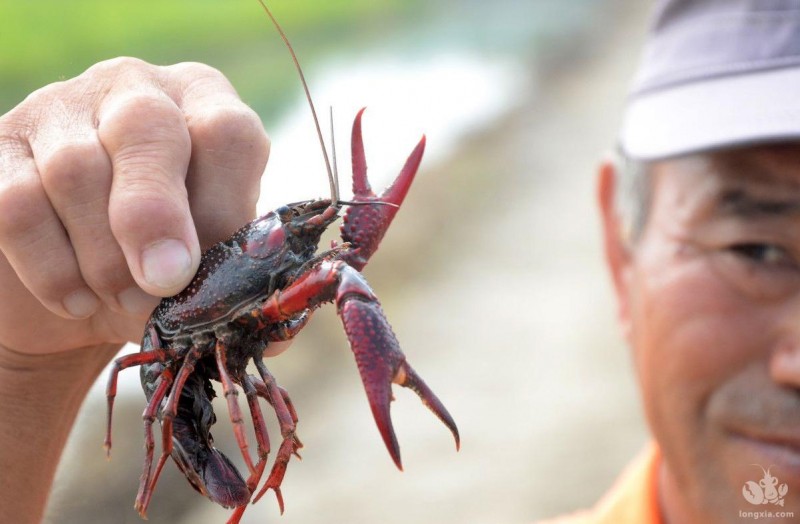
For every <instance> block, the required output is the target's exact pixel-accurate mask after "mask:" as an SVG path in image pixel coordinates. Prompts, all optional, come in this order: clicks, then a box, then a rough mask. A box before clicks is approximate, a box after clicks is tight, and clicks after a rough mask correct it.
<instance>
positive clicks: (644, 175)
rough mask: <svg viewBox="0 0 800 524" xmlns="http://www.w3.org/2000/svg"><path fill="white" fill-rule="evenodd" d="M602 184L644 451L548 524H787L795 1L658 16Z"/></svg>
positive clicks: (794, 483)
mask: <svg viewBox="0 0 800 524" xmlns="http://www.w3.org/2000/svg"><path fill="white" fill-rule="evenodd" d="M620 149H621V153H622V156H623V157H624V158H623V160H622V161H620V162H618V163H616V164H613V163H606V164H604V165H603V166H602V167H601V169H600V175H599V187H598V194H599V202H600V207H601V211H602V219H603V229H604V238H605V251H606V258H607V263H608V266H609V268H610V270H611V275H612V277H613V282H614V288H615V291H616V296H617V299H618V305H619V308H618V313H619V319H620V323H621V325H622V329H623V333H624V336H625V338H626V339H627V341H628V342H629V343H630V346H631V347H632V349H633V357H634V363H635V368H636V371H637V374H638V379H639V384H640V387H641V391H642V396H643V403H644V407H645V412H646V417H647V421H648V423H649V426H650V429H651V431H652V434H653V437H654V443H653V445H652V446H651V447H650V448H649V449H648V450H647V451H646V452H645V453H644V455H643V456H641V457H640V458H639V459H638V460H637V461H636V462H635V463H634V464H633V465H632V466H630V467H629V469H628V471H627V472H626V473H624V474H623V476H622V478H621V479H620V480H619V481H618V482H617V485H616V486H615V487H614V488H613V489H612V491H611V492H610V493H609V494H608V495H607V496H606V497H605V498H604V499H603V500H602V501H601V502H600V503H599V504H598V505H597V506H596V507H595V508H594V509H593V510H591V511H588V512H583V513H580V514H578V515H574V516H571V517H567V518H564V519H561V520H558V522H570V523H573V522H574V523H577V522H587V523H609V524H611V523H614V524H624V523H633V522H636V523H668V524H684V523H724V522H737V523H741V522H749V521H755V520H766V521H768V522H797V521H800V1H796V0H792V1H787V0H691V1H689V0H667V1H661V2H659V3H658V5H657V8H656V12H655V18H654V20H653V25H652V30H651V33H650V35H649V38H648V42H647V46H646V49H645V53H644V55H643V60H642V66H641V69H640V71H639V74H638V75H637V77H636V80H635V82H634V87H633V91H632V94H631V98H630V102H629V105H628V108H627V111H626V114H625V119H624V124H623V128H622V133H621V137H620Z"/></svg>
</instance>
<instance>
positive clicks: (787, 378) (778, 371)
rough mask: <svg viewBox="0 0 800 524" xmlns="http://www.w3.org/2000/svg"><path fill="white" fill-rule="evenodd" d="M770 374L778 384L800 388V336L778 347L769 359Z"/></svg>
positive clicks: (785, 340)
mask: <svg viewBox="0 0 800 524" xmlns="http://www.w3.org/2000/svg"><path fill="white" fill-rule="evenodd" d="M769 373H770V376H771V377H772V380H774V381H775V382H776V383H778V384H782V385H785V386H789V387H794V388H800V336H795V337H792V338H788V339H784V340H782V341H781V342H780V343H779V344H778V345H777V347H776V348H775V349H774V350H773V351H772V353H771V354H770V357H769Z"/></svg>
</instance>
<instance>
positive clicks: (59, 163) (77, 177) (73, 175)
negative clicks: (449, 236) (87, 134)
mask: <svg viewBox="0 0 800 524" xmlns="http://www.w3.org/2000/svg"><path fill="white" fill-rule="evenodd" d="M36 164H37V167H38V168H39V175H40V176H41V179H42V184H43V185H44V186H45V187H46V188H48V189H50V190H53V191H57V192H58V193H60V194H76V193H85V192H86V190H94V189H99V188H102V187H104V185H105V184H102V182H103V181H104V178H105V176H106V173H107V172H108V159H107V158H106V156H105V154H104V153H103V152H102V150H101V149H100V148H99V147H98V144H97V143H96V142H94V141H92V140H83V141H79V140H74V141H66V142H61V143H59V144H56V145H54V146H53V147H51V148H49V150H48V151H46V152H43V153H42V154H40V155H39V157H38V158H37V161H36Z"/></svg>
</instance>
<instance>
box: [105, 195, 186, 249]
mask: <svg viewBox="0 0 800 524" xmlns="http://www.w3.org/2000/svg"><path fill="white" fill-rule="evenodd" d="M130 189H131V190H130V191H128V192H127V193H126V195H125V198H120V199H115V200H112V202H111V205H110V206H109V221H110V225H111V230H112V231H113V232H114V234H115V236H117V239H118V240H121V238H120V237H124V239H125V240H136V239H142V240H143V241H144V239H157V238H169V237H174V236H175V235H176V231H180V232H182V231H183V225H184V222H185V218H186V214H185V212H184V206H183V205H181V203H180V202H177V201H176V200H177V199H171V198H169V197H168V194H167V193H165V192H163V191H161V192H159V191H154V190H153V187H152V186H150V187H141V188H137V187H132V188H130ZM131 236H133V237H134V238H131Z"/></svg>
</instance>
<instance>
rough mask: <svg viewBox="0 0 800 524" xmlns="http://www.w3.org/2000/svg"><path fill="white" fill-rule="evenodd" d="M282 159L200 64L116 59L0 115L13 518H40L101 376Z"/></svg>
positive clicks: (6, 492) (2, 364) (237, 220)
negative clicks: (270, 163) (273, 160)
mask: <svg viewBox="0 0 800 524" xmlns="http://www.w3.org/2000/svg"><path fill="white" fill-rule="evenodd" d="M268 154H269V141H268V140H267V137H266V134H265V133H264V129H263V127H262V125H261V121H260V120H259V119H258V116H256V114H255V113H254V112H253V111H252V110H251V109H250V108H249V107H247V106H246V105H244V104H243V103H242V102H241V100H239V97H238V96H237V95H236V92H235V91H234V89H233V87H231V85H230V83H229V82H228V81H227V80H226V79H225V77H223V76H222V74H220V73H219V72H218V71H216V70H214V69H212V68H210V67H208V66H204V65H201V64H188V63H187V64H178V65H175V66H170V67H156V66H153V65H150V64H147V63H145V62H142V61H140V60H135V59H132V58H120V59H116V60H109V61H107V62H102V63H100V64H97V65H95V66H93V67H91V68H89V70H87V71H86V72H85V73H84V74H82V75H80V76H79V77H77V78H74V79H72V80H68V81H66V82H60V83H57V84H52V85H50V86H47V87H45V88H43V89H40V90H39V91H36V92H35V93H33V94H31V95H30V96H29V97H28V98H26V99H25V100H24V101H23V102H22V103H21V104H20V105H18V106H17V107H15V108H14V109H12V110H11V111H10V112H9V113H7V114H6V115H4V116H3V117H1V118H0V404H1V405H2V406H3V417H2V419H1V420H0V471H2V472H3V474H2V475H0V508H3V509H2V511H3V519H4V522H5V521H6V520H7V521H8V522H18V523H23V524H27V523H32V524H33V523H38V522H39V521H40V519H41V516H42V514H43V512H44V507H45V503H46V500H47V494H48V492H49V490H50V484H51V482H52V479H53V475H54V474H55V469H56V466H57V464H58V460H59V457H60V456H61V451H62V449H63V446H64V444H65V442H66V439H67V436H68V435H69V432H70V430H71V428H72V424H73V421H74V419H75V416H76V414H77V412H78V407H79V406H80V404H81V402H82V401H83V398H84V396H85V395H86V392H87V391H88V389H89V387H90V386H91V384H92V383H93V382H94V380H95V378H96V377H97V374H98V373H99V372H100V370H101V369H102V368H103V366H104V365H105V364H106V363H107V362H108V360H109V359H110V358H111V357H112V356H113V355H114V353H116V351H117V350H118V349H119V348H120V346H121V345H122V344H123V343H125V342H127V341H135V342H138V341H139V340H140V337H141V335H142V330H143V328H144V323H145V320H146V318H147V315H148V314H149V313H150V312H151V310H152V309H153V307H155V305H156V304H157V303H158V297H164V296H168V295H172V294H175V293H177V292H178V291H180V290H181V289H182V288H183V287H184V286H186V285H187V284H188V283H189V280H190V279H191V277H192V276H193V275H194V273H195V271H196V270H197V267H198V264H199V262H200V251H201V247H207V246H209V245H210V244H212V243H214V242H216V241H218V240H222V239H223V238H225V237H227V236H228V235H230V234H231V233H232V232H233V231H234V230H236V229H237V228H238V227H239V226H241V225H243V224H245V223H246V222H247V221H249V220H250V219H251V218H252V217H253V215H254V214H255V204H256V200H257V198H258V193H259V181H260V177H261V173H262V172H263V170H264V166H265V164H266V162H267V156H268ZM99 442H100V438H99V436H98V448H99Z"/></svg>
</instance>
